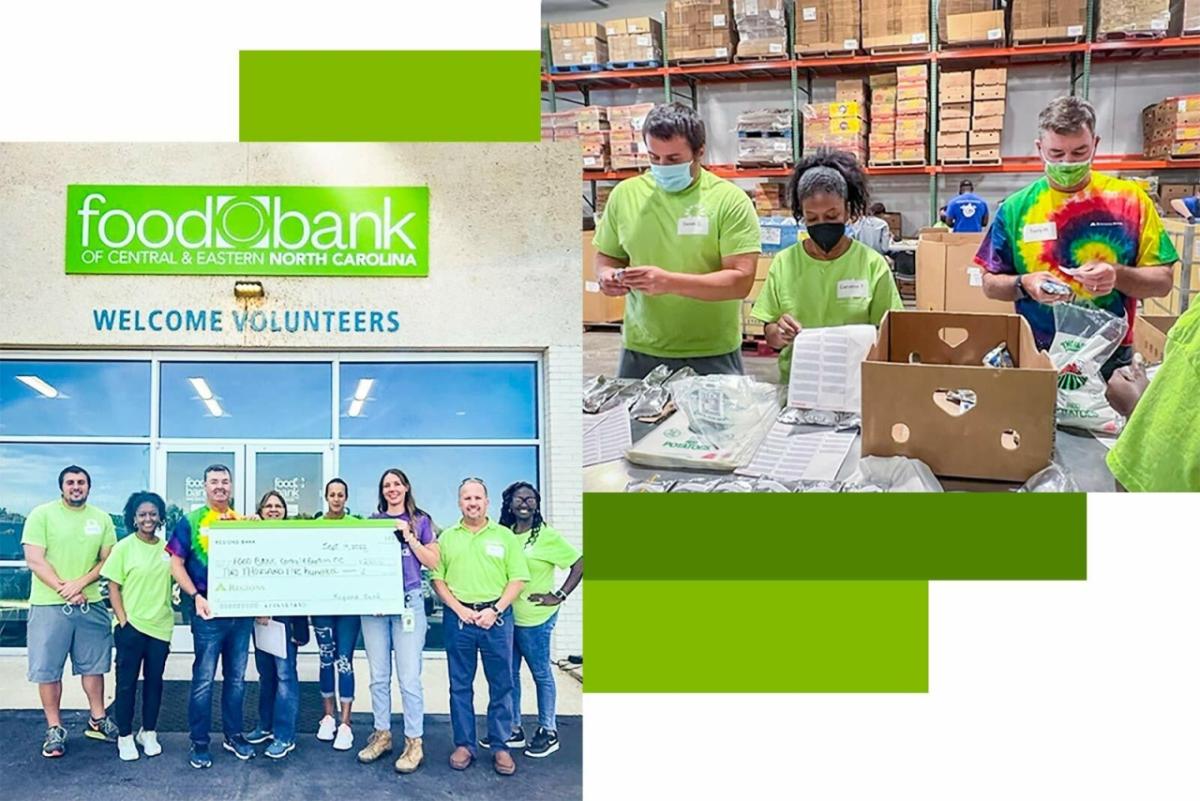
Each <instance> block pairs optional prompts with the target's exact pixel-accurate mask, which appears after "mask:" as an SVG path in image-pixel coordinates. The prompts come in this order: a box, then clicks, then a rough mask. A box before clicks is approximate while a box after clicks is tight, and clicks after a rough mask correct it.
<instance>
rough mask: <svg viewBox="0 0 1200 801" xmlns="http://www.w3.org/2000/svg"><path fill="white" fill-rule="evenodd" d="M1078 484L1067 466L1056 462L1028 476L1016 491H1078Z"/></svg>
mask: <svg viewBox="0 0 1200 801" xmlns="http://www.w3.org/2000/svg"><path fill="white" fill-rule="evenodd" d="M1079 491H1080V490H1079V485H1078V484H1076V483H1075V479H1074V478H1072V477H1071V473H1070V472H1069V471H1068V470H1067V468H1065V467H1062V466H1060V465H1058V464H1056V463H1053V462H1052V463H1051V464H1050V466H1049V467H1047V468H1045V469H1043V470H1039V471H1038V472H1036V473H1034V474H1033V475H1032V476H1030V477H1029V480H1028V481H1026V482H1025V483H1024V484H1023V485H1021V488H1020V489H1019V490H1017V492H1079Z"/></svg>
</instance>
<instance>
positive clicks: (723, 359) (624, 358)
mask: <svg viewBox="0 0 1200 801" xmlns="http://www.w3.org/2000/svg"><path fill="white" fill-rule="evenodd" d="M660 364H665V365H666V366H667V367H668V368H669V369H670V370H671V372H675V371H676V370H678V369H679V368H681V367H690V368H692V369H693V370H695V371H696V373H697V374H699V375H744V374H745V372H746V369H745V367H743V366H742V352H741V351H740V350H735V351H731V352H729V353H722V354H720V355H718V356H695V357H692V358H690V359H666V358H663V357H661V356H651V355H650V354H648V353H639V352H638V351H636V350H626V349H625V348H621V364H620V367H618V368H617V377H618V378H645V377H646V376H647V375H648V374H649V372H650V371H651V370H653V369H654V368H655V367H657V366H658V365H660Z"/></svg>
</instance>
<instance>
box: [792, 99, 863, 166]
mask: <svg viewBox="0 0 1200 801" xmlns="http://www.w3.org/2000/svg"><path fill="white" fill-rule="evenodd" d="M822 148H829V149H832V150H841V151H844V152H846V153H852V154H854V156H855V158H857V159H858V160H859V161H860V162H861V163H863V164H866V163H867V121H866V109H865V108H863V105H862V104H861V103H859V102H857V101H848V102H843V103H838V102H834V103H811V104H809V105H806V106H805V107H804V154H805V155H810V154H812V153H815V152H816V151H817V150H820V149H822Z"/></svg>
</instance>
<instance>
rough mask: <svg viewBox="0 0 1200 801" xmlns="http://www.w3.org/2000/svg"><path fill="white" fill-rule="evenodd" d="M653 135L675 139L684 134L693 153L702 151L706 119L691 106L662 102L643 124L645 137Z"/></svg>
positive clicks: (652, 110)
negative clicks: (701, 117)
mask: <svg viewBox="0 0 1200 801" xmlns="http://www.w3.org/2000/svg"><path fill="white" fill-rule="evenodd" d="M651 136H653V137H654V138H655V139H674V138H675V137H677V136H682V137H683V138H684V139H686V140H687V141H688V145H689V146H691V148H692V152H693V153H698V152H700V148H702V147H704V141H705V135H704V120H702V119H700V114H699V113H697V111H696V110H695V109H694V108H692V107H691V106H685V105H684V104H683V103H661V104H659V105H657V106H655V107H654V108H652V109H651V110H650V113H649V114H647V115H646V122H645V123H644V124H643V125H642V137H643V138H644V139H646V138H649V137H651Z"/></svg>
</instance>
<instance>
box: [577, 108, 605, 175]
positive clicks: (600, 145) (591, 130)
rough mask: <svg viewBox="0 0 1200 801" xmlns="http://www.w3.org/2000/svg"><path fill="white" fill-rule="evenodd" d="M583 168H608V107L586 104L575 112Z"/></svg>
mask: <svg viewBox="0 0 1200 801" xmlns="http://www.w3.org/2000/svg"><path fill="white" fill-rule="evenodd" d="M575 123H576V127H577V128H578V130H579V146H580V152H581V153H582V160H583V169H584V170H589V171H591V170H596V171H600V172H606V171H607V170H608V169H609V149H608V109H606V108H604V107H603V106H586V107H584V108H581V109H578V110H577V111H576V112H575Z"/></svg>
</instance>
